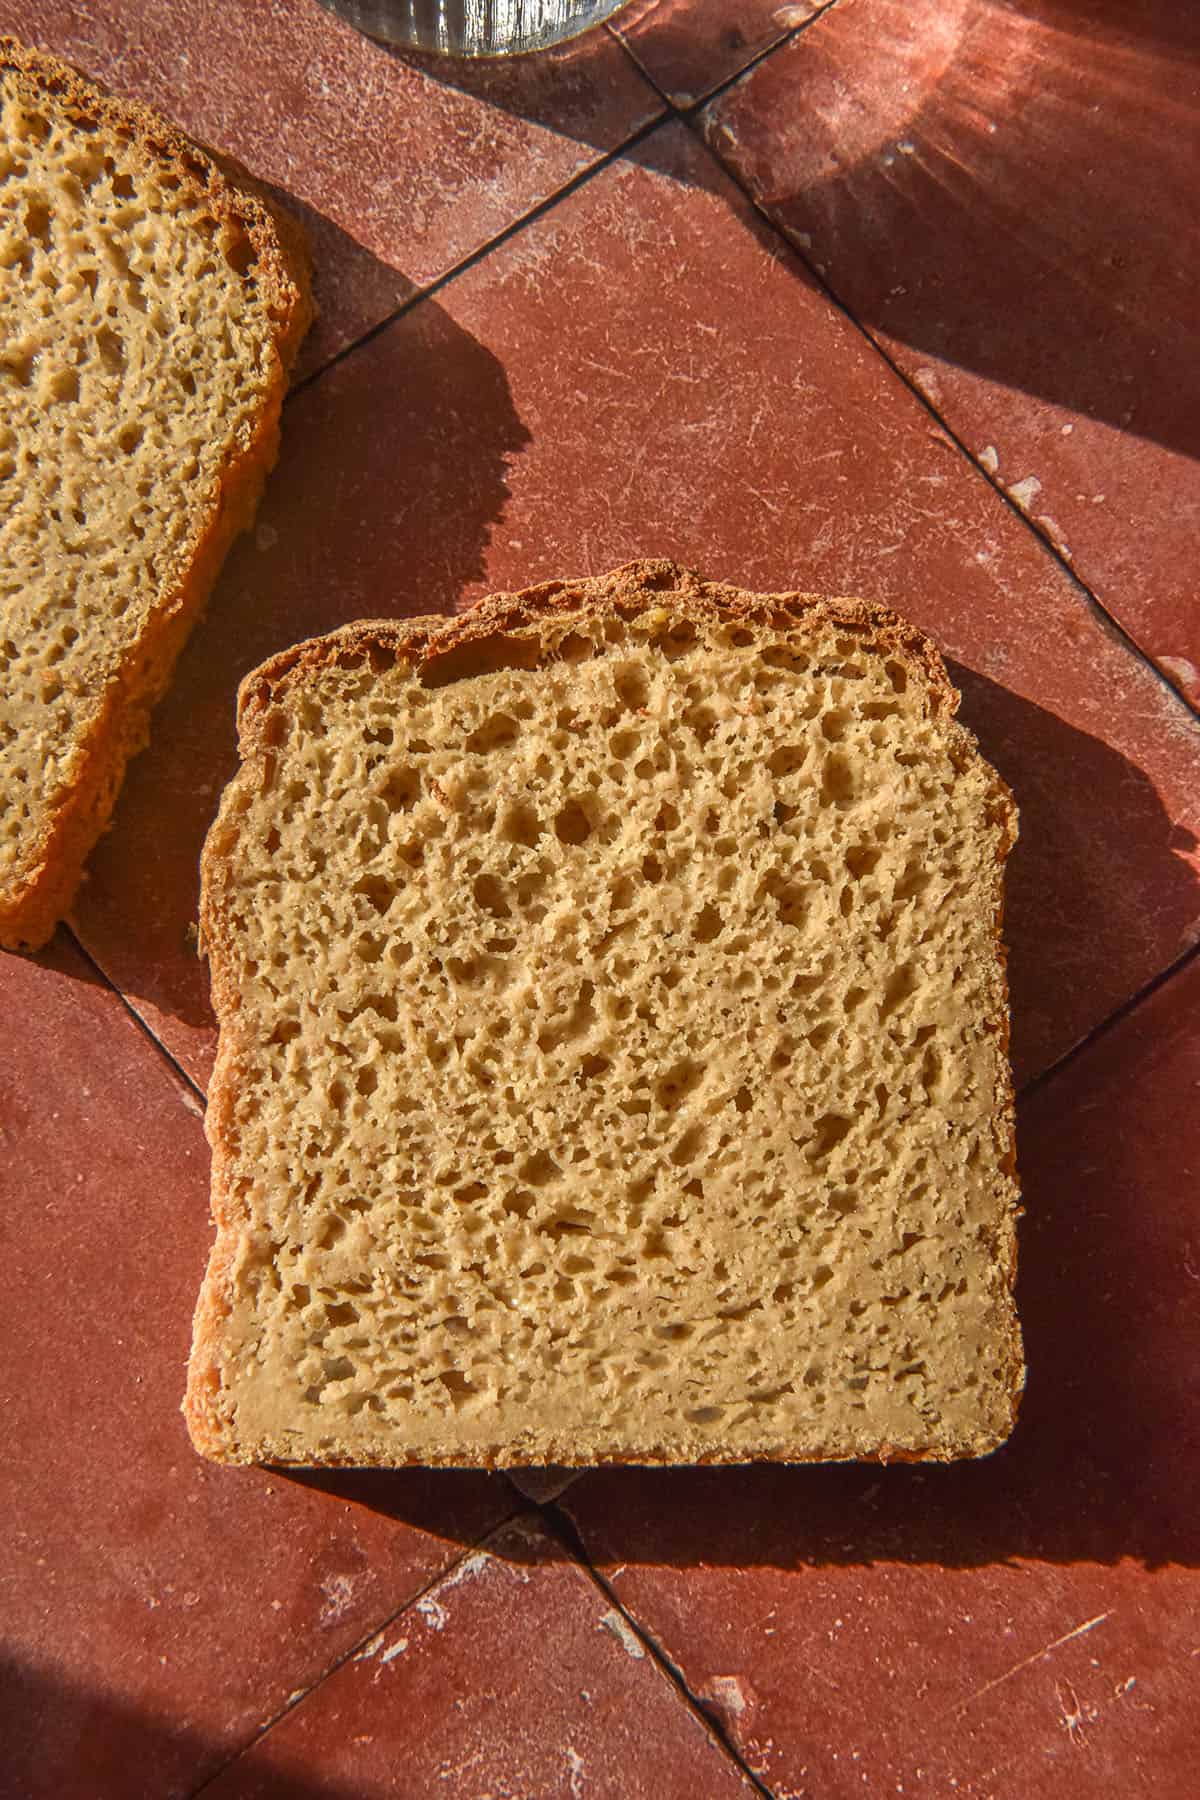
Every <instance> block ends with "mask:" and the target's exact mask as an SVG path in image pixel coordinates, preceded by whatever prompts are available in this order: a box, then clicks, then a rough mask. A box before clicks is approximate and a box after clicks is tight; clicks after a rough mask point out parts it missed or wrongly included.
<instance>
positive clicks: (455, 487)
mask: <svg viewBox="0 0 1200 1800" xmlns="http://www.w3.org/2000/svg"><path fill="white" fill-rule="evenodd" d="M0 28H4V29H11V30H15V31H17V32H18V33H19V34H20V35H22V36H24V37H26V38H29V39H31V40H34V41H38V42H41V43H43V44H46V45H48V46H50V47H52V48H55V49H57V50H59V51H60V52H61V53H63V54H64V55H66V56H67V57H69V58H70V59H71V60H73V61H75V62H76V63H78V64H79V65H81V66H82V67H83V68H85V69H87V70H89V71H90V72H92V73H93V74H95V75H96V76H98V77H99V78H100V79H102V80H104V81H106V82H107V83H108V84H109V85H111V86H113V87H114V88H117V89H120V90H122V91H124V92H128V93H134V94H138V95H141V96H144V97H145V98H147V99H149V100H151V101H153V102H156V103H157V104H159V105H160V106H161V107H163V108H165V109H166V110H168V111H170V112H171V113H173V114H174V115H175V116H176V117H177V118H178V119H179V120H180V121H181V122H182V123H183V124H184V125H185V126H187V127H188V128H189V129H190V130H191V131H192V132H193V134H195V135H198V136H200V137H201V138H203V139H205V140H207V141H210V142H216V143H220V144H221V145H223V146H224V147H226V148H227V149H229V150H231V151H232V152H233V153H234V154H235V155H237V156H238V157H240V158H241V159H242V160H243V161H244V162H245V163H247V164H248V165H249V166H250V167H252V168H253V169H254V170H256V172H257V173H259V174H260V175H261V176H262V177H263V178H264V179H265V180H266V181H268V182H270V183H271V184H273V185H274V186H275V187H276V188H277V189H278V190H279V191H280V193H281V194H282V195H283V196H284V197H285V198H286V199H287V200H288V201H289V203H290V204H292V205H293V206H294V207H295V208H296V209H297V210H298V211H299V212H300V213H301V214H302V215H303V216H304V218H305V219H306V221H307V223H308V225H309V228H310V231H311V234H312V237H313V242H314V246H315V251H316V259H317V284H318V293H319V297H320V300H321V304H322V319H321V323H320V325H319V326H318V328H317V329H316V331H315V332H314V334H313V335H312V337H311V339H310V341H309V344H308V346H307V348H306V351H305V356H304V362H303V366H302V369H301V371H300V374H299V377H298V382H297V389H296V392H295V393H294V395H293V397H292V399H291V400H290V402H289V404H288V406H287V409H286V413H285V433H284V446H283V453H282V456H281V459H280V463H279V467H278V469H277V471H276V473H275V475H274V477H273V478H272V481H271V483H270V486H269V489H268V493H267V497H266V500H265V503H264V506H263V509H262V512H261V515H260V518H259V523H258V527H257V529H256V531H255V532H254V533H253V535H252V536H251V537H249V538H247V539H245V540H243V542H242V543H241V544H240V545H239V547H238V548H237V549H236V550H235V552H234V554H233V556H232V558H231V560H230V562H229V564H228V567H227V569H226V572H225V575H224V578H223V580H222V582H221V584H220V586H219V588H218V591H217V593H216V595H215V596H214V599H213V602H212V605H211V607H210V609H209V613H208V616H207V619H206V620H205V622H204V623H203V624H202V625H201V626H200V628H199V629H198V630H197V631H196V633H195V635H194V637H193V639H192V642H191V644H190V645H189V647H188V649H187V651H186V653H185V655H184V657H183V660H182V662H181V664H180V668H179V672H178V677H177V679H176V682H175V684H174V687H173V688H172V691H171V693H170V695H169V697H168V698H167V699H166V701H164V703H163V705H162V707H161V708H160V710H159V713H158V715H157V718H156V722H155V730H154V737H153V741H152V744H151V747H150V749H149V750H148V751H147V753H146V754H145V755H144V756H142V757H141V758H140V759H139V760H138V762H137V763H136V764H135V765H134V767H133V769H132V770H131V773H130V777H129V780H128V781H127V783H126V787H125V790H124V793H123V795H122V798H121V801H120V804H119V806H118V810H117V814H116V818H115V821H114V825H113V829H112V831H111V833H110V834H109V835H108V837H107V838H106V839H105V840H104V842H103V844H102V845H101V847H100V849H99V851H98V852H97V854H96V855H95V857H94V858H93V862H92V869H91V876H90V879H89V881H88V884H87V886H86V888H85V890H84V891H83V893H82V895H81V897H80V900H79V903H78V906H77V909H76V913H75V915H74V918H73V921H72V923H71V926H70V927H69V928H67V927H64V928H63V929H62V930H61V931H60V932H59V934H58V936H57V938H56V939H55V941H54V943H53V944H52V945H51V947H50V949H49V950H48V951H47V952H46V953H45V954H44V955H42V956H40V957H37V958H32V959H30V958H25V959H22V958H17V957H3V958H0V1009H2V1012H0V1016H2V1018H3V1020H4V1025H3V1027H2V1030H3V1040H2V1049H0V1132H2V1135H0V1183H2V1185H3V1192H4V1199H5V1202H6V1204H5V1206H4V1208H3V1212H2V1214H0V1221H2V1228H3V1230H4V1233H5V1258H6V1267H7V1272H8V1294H9V1298H8V1303H7V1304H6V1305H5V1307H4V1308H3V1309H2V1314H0V1334H2V1335H3V1339H4V1345H5V1348H4V1354H3V1357H2V1358H0V1404H2V1407H3V1411H2V1413H0V1419H2V1421H3V1428H4V1448H5V1455H4V1459H3V1473H2V1475H0V1481H2V1483H3V1487H4V1500H3V1507H4V1513H3V1517H4V1534H3V1542H4V1550H3V1553H2V1554H0V1629H2V1631H3V1636H4V1643H5V1652H4V1654H5V1661H6V1679H5V1681H4V1684H3V1686H2V1687H0V1794H2V1795H3V1796H4V1797H5V1800H8V1796H13V1797H14V1800H15V1797H18V1796H19V1797H25V1796H29V1797H31V1800H43V1797H46V1800H50V1797H52V1800H74V1797H75V1796H79V1797H80V1800H109V1797H110V1796H111V1797H116V1800H124V1797H125V1796H142V1795H146V1796H155V1797H157V1796H167V1795H171V1796H175V1795H178V1796H185V1795H187V1796H190V1795H193V1794H200V1793H208V1794H212V1795H213V1796H218V1795H219V1796H222V1797H226V1796H230V1797H231V1796H247V1797H249V1796H271V1797H274V1796H277V1795H286V1796H295V1797H297V1800H299V1797H301V1796H303V1797H304V1800H357V1797H358V1796H375V1795H402V1796H423V1795H426V1794H432V1795H445V1796H446V1800H467V1797H470V1800H480V1797H482V1796H484V1795H495V1796H539V1797H540V1796H557V1795H562V1796H564V1797H577V1796H585V1795H597V1796H620V1797H624V1796H639V1795H646V1796H655V1800H658V1797H659V1796H663V1797H665V1800H669V1797H670V1796H672V1795H681V1796H682V1795H685V1794H686V1795H688V1796H695V1795H703V1796H709V1795H712V1796H724V1795H725V1794H730V1795H733V1794H737V1793H744V1794H747V1795H749V1794H753V1793H759V1794H771V1795H774V1796H777V1797H778V1800H785V1797H787V1796H800V1795H803V1796H812V1797H814V1800H826V1797H830V1800H839V1797H840V1796H850V1795H859V1794H868V1795H875V1794H880V1795H884V1794H919V1795H931V1796H954V1797H955V1800H966V1797H967V1796H970V1797H972V1800H985V1797H986V1796H995V1797H996V1800H1025V1797H1027V1796H1028V1797H1031V1800H1041V1797H1042V1796H1055V1797H1058V1796H1066V1797H1068V1800H1076V1797H1077V1796H1078V1797H1081V1800H1088V1797H1091V1796H1097V1797H1101V1796H1103V1797H1109V1796H1111V1797H1112V1800H1136V1797H1137V1796H1142V1795H1146V1796H1151V1795H1152V1796H1154V1797H1155V1800H1174V1797H1175V1796H1179V1797H1182V1796H1185V1795H1186V1796H1190V1795H1192V1794H1194V1793H1195V1792H1196V1791H1197V1776H1196V1768H1197V1759H1198V1757H1200V1574H1198V1573H1197V1571H1198V1568H1200V1514H1198V1510H1197V1506H1198V1502H1197V1494H1198V1493H1200V1407H1198V1402H1197V1394H1198V1390H1200V1330H1198V1327H1197V1319H1198V1318H1200V956H1198V955H1197V950H1196V946H1197V942H1198V940H1200V855H1198V849H1200V835H1198V834H1200V728H1198V725H1197V720H1196V717H1195V715H1194V713H1193V711H1192V710H1191V708H1192V707H1194V706H1196V705H1200V605H1198V603H1197V594H1196V554H1195V545H1196V542H1197V532H1198V528H1200V476H1198V474H1197V458H1198V457H1200V359H1198V358H1197V356H1196V354H1195V349H1194V344H1195V338H1196V324H1197V313H1196V301H1195V285H1196V283H1195V271H1196V269H1197V267H1198V266H1200V15H1198V14H1197V11H1196V9H1195V8H1193V7H1189V6H1187V5H1184V4H1181V3H1180V0H1143V3H1142V4H1140V5H1138V6H1130V5H1129V4H1128V0H832V3H827V4H821V3H820V0H800V3H799V4H788V5H781V6H779V7H775V8H772V6H771V0H746V3H745V4H741V5H734V4H733V0H659V3H658V4H655V3H654V0H632V4H631V5H630V6H629V7H628V8H627V9H626V10H625V11H624V12H623V13H620V14H618V15H616V17H615V18H614V19H613V21H612V23H611V26H609V27H607V28H604V29H602V30H600V31H597V32H595V33H593V34H592V35H590V36H588V37H586V38H584V39H583V40H581V41H580V42H579V43H577V44H576V45H574V46H572V47H568V48H565V49H563V50H560V51H558V52H552V53H549V54H547V55H544V56H542V57H539V58H535V59H531V60H528V61H524V62H521V63H520V64H518V65H515V66H513V67H511V68H485V67H479V66H473V67H466V66H462V65H453V64H448V63H440V62H437V61H434V60H429V59H425V60H421V61H418V60H416V59H405V58H403V57H401V56H399V55H396V54H394V53H392V52H389V51H387V50H384V49H382V48H380V47H379V46H377V45H374V44H372V43H370V42H368V41H367V40H366V39H364V38H361V37H358V36H356V35H355V34H354V33H353V32H352V31H350V30H349V29H348V28H347V27H345V26H344V25H342V24H340V23H339V22H338V21H336V20H335V19H333V18H332V17H331V16H330V15H329V14H328V13H326V12H325V11H323V10H322V9H321V8H320V7H319V6H317V5H316V4H315V0H269V3H267V0H177V3H176V4H156V3H155V0H123V3H122V4H121V5H120V6H110V7H102V6H86V7H85V6H77V5H73V4H66V3H64V0H0ZM639 552H643V553H657V554H669V555H673V556H675V557H677V558H679V559H680V560H682V561H685V562H688V563H691V564H693V565H695V566H697V567H699V568H701V569H703V570H705V571H706V572H709V573H711V574H713V575H715V576H720V577H726V578H729V579H732V580H736V581H739V582H741V583H742V584H744V585H747V586H764V587H765V586H772V585H780V586H782V585H797V584H798V585H803V586H811V587H816V588H825V589H827V590H830V591H835V592H836V591H841V592H851V593H854V592H858V593H864V594H869V595H875V596H879V597H880V598H882V599H884V600H886V601H889V602H891V603H894V604H895V605H896V606H898V607H899V608H900V609H901V610H903V611H906V612H908V613H909V614H911V615H912V616H913V617H914V618H915V619H916V620H917V621H918V622H919V623H920V624H921V625H923V626H925V627H926V628H928V629H929V630H930V631H931V632H932V633H933V634H934V635H935V636H936V637H937V639H938V640H939V642H940V643H941V644H942V645H943V647H944V648H945V650H946V651H947V653H948V655H949V656H950V658H951V659H952V661H953V665H954V672H955V676H956V679H957V680H958V681H959V683H960V685H961V686H962V688H963V692H964V696H965V699H964V714H965V716H966V719H967V721H968V723H969V724H970V725H971V726H972V727H973V729H974V730H975V731H976V732H977V733H978V735H979V737H980V740H981V742H982V745H983V748H984V750H985V752H986V753H987V754H988V755H989V756H990V757H991V758H992V759H993V760H994V761H995V762H996V763H997V764H998V765H999V767H1000V768H1001V770H1002V771H1003V773H1004V774H1005V776H1006V777H1007V778H1008V780H1009V782H1010V783H1011V785H1012V786H1013V788H1014V789H1015V791H1016V794H1017V797H1018V800H1019V801H1020V804H1021V809H1022V831H1023V835H1022V839H1021V844H1020V847H1019V849H1018V851H1017V853H1016V856H1015V857H1014V859H1013V863H1012V865H1011V882H1010V889H1009V907H1008V926H1007V930H1008V937H1009V942H1010V948H1011V961H1010V969H1011V975H1012V989H1013V1013H1014V1021H1015V1031H1014V1057H1015V1062H1016V1069H1017V1078H1018V1083H1019V1085H1020V1087H1021V1106H1020V1113H1021V1140H1020V1152H1021V1165H1022V1171H1023V1175H1024V1181H1025V1186H1026V1193H1027V1207H1028V1216H1027V1218H1026V1221H1025V1225H1024V1228H1023V1268H1022V1275H1021V1288H1020V1298H1021V1305H1022V1310H1023V1315H1024V1319H1025V1324H1026V1332H1027V1339H1028V1349H1029V1359H1030V1381H1029V1389H1028V1394H1027V1399H1026V1404H1025V1408H1024V1411H1023V1414H1022V1418H1021V1422H1020V1425H1019V1427H1018V1430H1017V1433H1016V1435H1015V1437H1014V1439H1013V1441H1012V1443H1011V1445H1010V1446H1009V1447H1008V1448H1006V1449H1005V1450H1004V1451H1002V1452H1000V1453H999V1454H998V1455H997V1456H995V1457H994V1458H992V1459H990V1460H988V1461H986V1462H984V1463H982V1464H979V1465H972V1466H967V1467H960V1468H955V1469H929V1470H920V1469H902V1468H890V1469H886V1470H880V1469H783V1468H772V1469H750V1470H728V1471H707V1472H701V1471H675V1472H657V1473H655V1472H639V1471H636V1470H614V1471H606V1472H596V1473H592V1474H589V1475H586V1476H583V1477H582V1478H580V1479H578V1480H576V1481H575V1482H574V1483H573V1484H572V1485H570V1486H569V1487H567V1488H566V1490H565V1491H563V1492H561V1493H557V1497H555V1496H556V1484H555V1483H554V1482H553V1481H549V1480H542V1481H541V1482H537V1481H528V1480H527V1481H525V1482H524V1483H523V1485H522V1487H521V1488H518V1487H517V1486H516V1485H514V1484H513V1483H512V1482H510V1481H509V1480H508V1479H507V1478H505V1477H503V1476H498V1475H497V1476H488V1475H484V1474H440V1475H438V1474H421V1473H415V1472H414V1473H405V1474H396V1475H379V1474H376V1475H359V1476H356V1475H336V1476H334V1475H331V1476H322V1477H310V1478H301V1477H296V1476H285V1475H281V1474H279V1473H277V1472H274V1473H273V1472H271V1471H248V1472H245V1473H232V1472H225V1471H221V1470H218V1469H215V1468H212V1467H209V1466H207V1465H205V1464H202V1463H200V1462H199V1461H198V1460H197V1459H196V1458H195V1456H194V1455H193V1454H192V1452H191V1450H190V1448H189V1446H188V1443H187V1439H186V1437H185V1434H184V1431H183V1427H182V1422H181V1420H180V1418H179V1413H178V1402H179V1398H180V1391H181V1384H182V1375H183V1364H184V1359H185V1357H186V1352H187V1342H188V1334H189V1328H190V1312H191V1305H192V1300H193V1296H194V1293H195V1290H196V1287H197V1284H198V1281H199V1277H200V1273H201V1269H202V1265H203V1260H204V1255H205V1250H206V1246H207V1242H208V1235H209V1227H208V1219H207V1196H206V1152H205V1147H204V1140H203V1135H202V1130H201V1117H202V1112H203V1088H204V1082H205V1079H206V1077H207V1074H208V1071H209V1068H210V1065H211V1057H212V1049H213V1031H212V1021H211V1015H210V1013H209V1008H208V1001H207V993H206V985H205V979H204V972H203V969H202V967H201V965H200V964H199V963H198V962H197V961H196V958H195V955H194V951H193V948H192V941H191V935H190V931H189V927H190V925H191V923H192V921H193V919H194V916H195V907H196V859H197V852H198V849H199V845H200V841H201V838H202V835H203V833H204V830H205V827H206V825H207V823H208V820H209V818H210V817H211V814H212V810H213V807H214V804H215V799H216V795H217V793H218V791H219V789H220V786H221V784H222V782H223V781H224V780H225V778H226V777H227V776H228V774H229V772H230V770H231V767H232V764H233V711H232V702H233V695H234V692H235V689H236V687H237V683H238V680H239V678H240V677H241V675H242V674H243V673H244V672H245V670H246V669H247V668H249V667H250V666H252V665H253V664H254V663H256V662H257V661H259V660H260V659H261V658H263V657H264V656H266V655H267V654H269V653H271V652H272V651H274V650H277V649H279V648H281V647H283V646H284V645H286V644H288V643H290V642H292V641H294V640H295V639H296V638H297V637H300V636H303V635H305V634H307V633H311V632H315V631H320V630H325V629H328V628H329V627H331V626H333V625H336V624H338V623H340V622H341V621H343V620H345V619H350V618H354V617H356V616H361V615H363V614H375V615H380V614H404V613H406V612H415V611H429V610H432V609H435V608H441V609H445V610H451V609H454V608H456V607H460V606H462V605H464V604H467V603H469V602H470V601H472V600H473V599H475V598H477V597H478V596H479V595H480V594H482V593H484V592H486V591H488V590H489V589H491V588H495V587H501V586H511V585H517V584H522V583H524V582H526V581H532V580H536V579H540V578H542V577H545V576H551V575H556V574H562V573H569V572H578V571H586V570H598V569H603V568H605V567H608V566H610V565H612V564H614V563H616V562H618V561H621V560H623V559H624V558H627V557H628V556H630V555H633V554H635V553H639Z"/></svg>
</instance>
